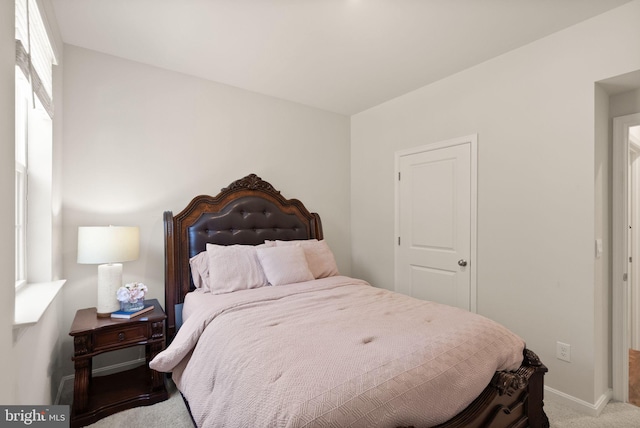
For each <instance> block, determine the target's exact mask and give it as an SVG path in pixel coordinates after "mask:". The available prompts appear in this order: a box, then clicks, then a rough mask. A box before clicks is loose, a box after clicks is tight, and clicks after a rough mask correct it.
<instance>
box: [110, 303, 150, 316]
mask: <svg viewBox="0 0 640 428" xmlns="http://www.w3.org/2000/svg"><path fill="white" fill-rule="evenodd" d="M152 310H153V305H144V308H142V309H140V310H139V311H133V312H127V311H115V312H112V313H111V318H122V319H129V318H133V317H137V316H138V315H141V314H144V313H145V312H149V311H152Z"/></svg>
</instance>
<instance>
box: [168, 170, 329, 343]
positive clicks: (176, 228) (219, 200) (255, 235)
mask: <svg viewBox="0 0 640 428" xmlns="http://www.w3.org/2000/svg"><path fill="white" fill-rule="evenodd" d="M164 238H165V308H166V310H167V322H168V325H167V337H168V338H169V339H171V338H173V335H174V334H175V331H176V313H175V305H178V304H181V303H182V302H183V301H184V297H185V295H186V294H187V293H188V292H189V291H192V290H193V280H192V278H191V271H190V267H189V258H191V257H193V256H195V255H196V254H198V253H200V252H201V251H204V250H206V246H207V243H211V244H218V245H233V244H243V245H257V244H261V243H263V242H264V241H265V240H282V241H290V240H294V239H314V238H315V239H322V224H321V222H320V216H318V214H316V213H310V212H309V211H308V210H307V209H306V207H305V206H304V205H303V204H302V202H300V201H299V200H297V199H285V198H284V197H283V196H282V195H281V194H280V192H279V191H278V190H276V189H275V188H274V187H273V186H272V185H271V184H269V183H268V182H266V181H264V180H262V179H261V178H260V177H258V176H256V175H255V174H250V175H248V176H246V177H244V178H242V179H240V180H236V181H234V182H233V183H231V184H230V185H229V186H228V187H226V188H224V189H222V190H221V191H220V193H219V194H218V195H217V196H206V195H201V196H196V197H195V198H194V199H193V200H192V201H191V202H190V203H189V205H187V207H186V208H185V209H183V210H182V211H181V212H180V213H179V214H177V215H175V216H174V215H173V213H172V212H171V211H165V213H164Z"/></svg>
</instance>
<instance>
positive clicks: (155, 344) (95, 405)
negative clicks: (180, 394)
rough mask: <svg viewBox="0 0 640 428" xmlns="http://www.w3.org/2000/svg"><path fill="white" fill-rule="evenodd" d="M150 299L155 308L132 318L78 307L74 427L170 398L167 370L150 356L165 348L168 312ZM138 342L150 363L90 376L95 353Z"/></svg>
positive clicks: (74, 327) (73, 330)
mask: <svg viewBox="0 0 640 428" xmlns="http://www.w3.org/2000/svg"><path fill="white" fill-rule="evenodd" d="M145 303H152V304H153V305H154V308H153V311H151V312H146V313H144V314H142V315H140V316H137V317H135V318H131V319H112V318H98V317H97V316H96V308H88V309H81V310H79V311H78V312H76V316H75V318H74V319H73V323H72V324H71V331H70V332H69V335H71V336H73V346H74V354H73V355H74V356H73V358H72V359H73V362H74V366H75V381H74V385H73V387H74V390H73V406H72V407H71V427H80V426H84V425H88V424H91V423H93V422H95V421H97V420H99V419H101V418H104V417H105V416H108V415H111V414H113V413H117V412H120V411H122V410H125V409H129V408H131V407H136V406H146V405H150V404H154V403H157V402H160V401H163V400H166V399H167V398H168V393H167V388H166V386H165V383H164V382H165V377H164V374H163V373H159V372H157V371H155V370H151V369H150V368H149V361H151V360H152V359H153V358H154V357H155V356H156V355H157V354H158V353H160V352H161V351H162V350H163V349H164V343H165V339H164V321H165V319H166V318H167V316H166V314H165V313H164V311H163V310H162V307H161V306H160V303H158V301H157V300H156V299H150V300H145ZM137 345H145V349H146V364H144V365H141V366H139V367H136V368H134V369H131V370H127V371H123V372H118V373H114V374H110V375H106V376H96V377H92V376H91V370H92V358H93V357H94V356H96V355H99V354H102V353H104V352H110V351H115V350H118V349H124V348H128V347H131V346H137Z"/></svg>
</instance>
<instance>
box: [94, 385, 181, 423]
mask: <svg viewBox="0 0 640 428" xmlns="http://www.w3.org/2000/svg"><path fill="white" fill-rule="evenodd" d="M167 389H168V391H169V399H168V400H165V401H163V402H160V403H156V404H152V405H151V406H142V407H135V408H133V409H128V410H125V411H122V412H120V413H115V414H113V415H111V416H107V417H106V418H104V419H100V420H99V421H98V422H96V423H94V424H91V425H89V427H91V428H113V427H123V428H149V427H159V428H160V427H171V428H193V426H194V425H193V422H192V421H191V416H189V412H188V411H187V407H186V406H185V404H184V401H183V400H182V396H181V395H180V393H179V392H178V390H177V389H176V386H175V385H174V383H173V382H171V381H169V382H167Z"/></svg>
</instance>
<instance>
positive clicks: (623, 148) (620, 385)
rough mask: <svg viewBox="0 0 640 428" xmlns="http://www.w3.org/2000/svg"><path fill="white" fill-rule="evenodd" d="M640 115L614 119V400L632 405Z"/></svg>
mask: <svg viewBox="0 0 640 428" xmlns="http://www.w3.org/2000/svg"><path fill="white" fill-rule="evenodd" d="M637 125H640V113H636V114H630V115H626V116H620V117H615V118H613V198H612V199H613V201H612V202H613V207H612V208H613V209H612V217H613V218H612V228H613V231H612V236H611V238H612V266H611V272H612V281H611V286H612V288H613V290H612V298H613V302H612V320H611V330H612V331H611V344H612V348H613V349H612V350H611V353H612V355H611V358H612V360H613V379H612V383H613V399H614V400H618V401H622V402H625V403H626V402H628V401H629V345H630V337H629V334H630V332H629V321H630V316H631V314H630V311H629V305H630V293H629V281H627V276H628V273H629V272H628V270H629V233H628V228H629V127H631V126H637Z"/></svg>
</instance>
